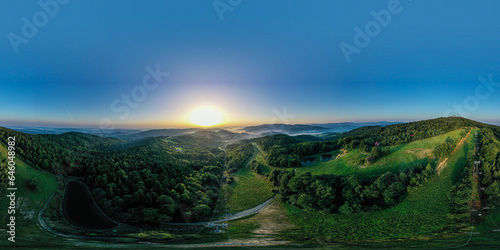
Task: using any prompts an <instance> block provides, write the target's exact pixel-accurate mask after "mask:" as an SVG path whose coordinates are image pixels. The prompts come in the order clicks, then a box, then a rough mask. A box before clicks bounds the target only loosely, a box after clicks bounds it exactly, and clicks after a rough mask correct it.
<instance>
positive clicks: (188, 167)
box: [0, 128, 224, 224]
mask: <svg viewBox="0 0 500 250" xmlns="http://www.w3.org/2000/svg"><path fill="white" fill-rule="evenodd" d="M8 136H15V137H16V153H17V154H18V156H20V157H21V158H23V159H24V160H25V161H26V162H27V163H28V164H30V165H31V166H34V167H35V168H39V169H43V170H47V171H50V172H53V173H55V174H62V175H71V176H76V177H84V178H85V182H86V184H87V185H88V186H89V188H90V190H91V192H92V195H93V197H94V198H95V200H96V202H97V203H98V205H99V206H100V207H101V209H102V210H103V211H104V212H105V213H106V214H107V215H108V216H110V217H111V218H113V219H115V220H117V221H121V222H125V223H130V224H155V223H159V222H171V221H177V222H185V221H196V220H204V219H206V218H208V217H210V216H211V215H212V213H213V210H214V208H215V206H216V204H215V201H216V200H217V198H218V196H219V194H220V186H221V176H222V170H223V160H224V151H223V150H222V149H219V148H210V147H194V146H188V147H185V148H183V149H182V150H180V151H178V150H176V148H175V146H173V145H171V143H169V142H168V141H167V140H165V138H160V137H157V138H150V139H145V140H141V141H137V142H133V143H128V144H126V143H125V142H124V141H121V140H118V139H114V138H102V137H98V136H94V135H88V134H82V133H65V134H60V135H32V134H25V133H21V132H18V131H14V130H10V129H6V128H0V138H1V139H0V140H2V141H3V142H4V144H5V140H6V139H7V137H8ZM1 161H2V160H0V162H1ZM0 164H2V166H3V163H0ZM2 169H3V168H2ZM2 176H3V174H2ZM2 178H3V177H2ZM2 183H3V182H2ZM35 188H36V187H35Z"/></svg>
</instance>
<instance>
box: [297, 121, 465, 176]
mask: <svg viewBox="0 0 500 250" xmlns="http://www.w3.org/2000/svg"><path fill="white" fill-rule="evenodd" d="M461 131H462V130H455V131H452V132H449V133H446V134H444V135H440V136H436V137H432V138H428V139H425V140H419V141H415V142H411V143H408V144H403V145H398V146H392V147H390V149H391V154H390V155H386V156H384V157H382V158H380V159H377V160H376V161H375V162H373V163H371V164H369V165H365V164H359V162H360V161H363V160H364V159H366V157H368V156H369V155H368V154H366V153H362V152H360V151H359V150H357V149H356V150H352V151H350V152H348V153H347V154H346V155H344V156H342V157H339V158H337V159H333V160H330V161H325V162H318V163H315V164H312V165H309V166H303V167H300V168H298V169H297V172H299V173H300V172H311V173H312V174H318V175H319V174H337V175H358V176H369V175H381V174H383V173H385V172H387V171H392V172H400V171H401V170H403V169H406V168H409V167H413V166H415V165H416V164H421V165H424V166H425V165H427V163H429V162H430V161H432V159H430V157H431V153H432V150H433V149H434V148H435V147H437V146H438V145H439V144H441V143H442V142H443V141H444V140H446V138H447V137H448V136H449V137H450V138H452V139H456V138H458V137H459V136H460V132H461ZM433 166H434V165H433Z"/></svg>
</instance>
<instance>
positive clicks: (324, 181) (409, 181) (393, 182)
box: [268, 164, 435, 214]
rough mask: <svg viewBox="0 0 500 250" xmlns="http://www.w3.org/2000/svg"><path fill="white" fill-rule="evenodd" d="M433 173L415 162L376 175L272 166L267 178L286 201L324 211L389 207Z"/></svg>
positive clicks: (353, 210) (305, 207)
mask: <svg viewBox="0 0 500 250" xmlns="http://www.w3.org/2000/svg"><path fill="white" fill-rule="evenodd" d="M434 174H435V171H434V168H432V166H431V165H430V164H428V165H427V166H426V167H422V166H420V165H416V166H415V167H413V168H409V169H406V170H405V171H402V172H401V173H399V174H394V173H392V172H387V173H385V174H383V175H381V176H379V177H376V178H367V179H360V178H358V177H355V176H336V175H317V176H316V175H315V176H313V175H311V173H309V172H306V173H301V174H295V171H286V170H280V169H275V170H273V171H272V172H271V173H270V174H269V177H268V178H269V180H270V181H271V183H272V184H273V185H274V186H275V187H276V190H277V191H279V193H280V194H281V199H282V200H283V201H284V202H287V203H288V204H291V205H295V206H298V207H300V208H302V209H306V210H312V211H323V212H326V213H342V214H350V213H358V212H367V211H377V210H381V209H385V208H388V207H391V206H393V205H395V204H397V203H398V202H399V200H400V199H401V197H402V196H403V195H405V194H406V193H407V192H409V191H411V189H413V188H415V187H417V186H420V185H422V184H423V183H425V182H426V181H427V180H428V179H429V178H430V177H431V176H432V175H434Z"/></svg>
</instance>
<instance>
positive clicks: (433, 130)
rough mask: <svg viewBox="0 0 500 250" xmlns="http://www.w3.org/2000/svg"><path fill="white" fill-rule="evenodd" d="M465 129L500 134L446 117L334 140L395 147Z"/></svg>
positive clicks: (357, 132) (351, 133) (375, 128)
mask: <svg viewBox="0 0 500 250" xmlns="http://www.w3.org/2000/svg"><path fill="white" fill-rule="evenodd" d="M465 127H468V128H470V127H479V128H483V127H494V128H495V129H498V131H499V132H500V127H498V126H493V125H488V124H484V123H480V122H476V121H473V120H469V119H465V118H462V117H446V118H437V119H431V120H424V121H417V122H409V123H403V124H393V125H388V126H384V127H380V126H369V127H362V128H358V129H353V130H351V131H348V132H345V133H342V134H340V135H338V136H336V137H334V139H338V140H342V139H344V140H348V141H352V140H356V139H357V140H362V141H365V142H366V143H368V144H369V145H373V143H374V142H376V141H377V142H379V143H380V145H382V146H393V145H400V144H404V143H409V142H412V141H415V140H422V139H427V138H431V137H434V136H438V135H441V134H445V133H448V132H450V131H454V130H457V129H459V128H465ZM343 144H345V143H343Z"/></svg>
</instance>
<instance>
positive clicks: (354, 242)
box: [0, 118, 500, 248]
mask: <svg viewBox="0 0 500 250" xmlns="http://www.w3.org/2000/svg"><path fill="white" fill-rule="evenodd" d="M440 124H447V125H446V126H441V125H440ZM450 124H451V126H450ZM391 126H393V127H391ZM429 126H430V128H429ZM381 129H382V130H383V131H382V132H380V130H381ZM372 131H373V132H372ZM400 131H408V132H404V133H402V132H400ZM423 131H426V132H425V133H427V134H424V133H423ZM429 131H430V132H429ZM1 132H2V135H5V134H15V135H16V138H19V146H18V147H19V150H18V151H19V152H20V153H19V154H20V155H19V156H18V157H17V158H16V164H17V173H16V183H17V185H18V188H19V191H18V194H17V195H18V197H19V205H18V206H19V208H18V210H19V211H20V213H21V214H20V215H18V218H19V220H18V221H17V222H18V224H17V227H16V228H17V230H18V231H17V236H16V237H18V238H17V239H19V240H20V241H22V243H20V245H22V246H30V245H31V244H34V245H39V244H41V243H43V242H51V244H53V245H54V246H58V247H60V248H66V247H72V246H76V245H79V246H85V245H87V244H92V245H93V246H94V245H95V241H98V242H101V243H99V244H102V245H103V246H104V245H106V246H107V247H109V248H122V247H123V246H125V245H127V246H128V247H131V246H133V247H134V248H151V247H164V246H169V247H179V248H185V247H201V248H205V247H218V246H253V247H257V246H301V247H332V246H345V247H356V248H358V247H361V248H363V247H366V246H376V247H384V248H389V247H396V248H406V247H418V248H421V247H426V248H427V247H432V248H435V247H437V248H440V247H456V246H461V245H464V244H465V245H467V246H481V245H483V244H484V246H494V245H495V244H498V243H499V242H500V237H499V231H495V230H499V229H500V228H498V227H497V226H496V225H497V224H500V223H499V222H498V219H500V213H499V211H498V209H496V208H497V206H498V202H499V197H498V189H499V186H498V183H499V181H500V180H499V179H498V175H497V173H498V172H499V171H500V167H499V165H498V164H499V161H498V159H499V158H498V157H499V153H500V142H499V135H500V134H499V132H500V128H498V127H496V126H490V125H485V124H480V123H476V122H474V121H470V120H466V119H461V118H460V119H458V118H447V119H445V120H442V119H441V120H439V119H437V120H429V121H423V122H420V123H408V124H395V125H388V126H386V127H377V126H375V127H367V128H361V129H360V130H358V131H356V130H352V131H350V132H347V133H348V136H349V137H345V135H344V134H338V135H334V137H333V139H332V140H327V141H325V140H316V139H314V138H308V137H293V136H288V135H282V134H281V135H270V136H265V137H257V138H248V137H240V136H239V135H238V134H231V133H232V132H223V131H220V130H217V131H210V130H206V131H203V132H201V133H200V132H199V131H198V132H194V133H192V134H186V135H184V134H183V135H178V136H173V137H166V136H158V137H152V138H146V139H140V140H135V141H130V142H127V141H123V140H119V139H113V138H102V137H98V136H93V135H87V134H81V133H66V134H61V135H29V134H23V133H21V132H16V131H14V130H8V129H3V128H2V130H1ZM432 133H434V134H432ZM384 134H385V135H384ZM221 135H224V136H221ZM414 135H415V136H414ZM384 136H385V137H384ZM415 137H418V138H415ZM228 138H229V139H228ZM235 138H239V139H235ZM232 140H234V141H232ZM35 141H36V143H35ZM375 142H377V143H375ZM379 142H380V143H379ZM38 144H40V145H44V146H43V147H39V146H37V145H38ZM62 145H65V147H62ZM40 149H42V150H41V151H40ZM28 151H30V152H28ZM0 152H1V154H2V156H5V155H7V149H6V147H5V144H4V142H2V143H1V144H0ZM52 154H54V155H62V156H64V157H60V158H59V157H49V158H50V159H52V160H53V162H49V163H48V164H46V163H45V162H46V161H48V159H49V158H45V157H40V156H43V155H47V156H50V155H52ZM37 155H38V157H37ZM322 155H324V156H325V157H326V156H328V157H326V158H325V159H321V160H318V161H316V162H315V163H312V164H307V165H302V164H299V165H294V164H296V163H295V162H296V160H295V159H299V161H298V163H300V162H301V161H300V159H303V158H307V157H309V158H311V157H312V158H313V159H315V158H317V159H319V158H318V157H319V156H322ZM330 156H331V158H330ZM280 157H282V158H280ZM368 157H374V160H371V161H369V162H368V161H367V158H368ZM21 159H22V160H21ZM27 159H29V160H27ZM110 160H111V161H110ZM475 161H481V162H482V164H481V169H480V170H478V169H477V167H475V165H474V162H475ZM0 162H2V161H0ZM275 163H279V164H281V163H282V164H283V165H278V166H276V165H275ZM289 164H290V165H289ZM1 166H2V167H4V166H6V165H5V163H2V165H1ZM479 172H481V173H480V174H479ZM4 174H5V172H2V175H1V176H0V177H2V179H4V178H5V176H4ZM32 180H35V181H36V182H37V183H38V184H37V188H34V189H33V188H30V187H31V186H30V185H28V182H30V181H32ZM75 180H78V181H79V182H81V183H83V184H85V185H86V186H88V188H89V190H90V194H91V195H92V197H93V198H94V199H95V200H96V204H97V206H99V209H100V210H102V212H103V213H104V214H105V215H106V216H109V217H110V218H111V219H112V220H113V221H117V222H119V224H120V225H119V226H118V227H116V226H111V227H110V229H107V228H102V229H95V228H94V229H91V228H86V227H85V226H82V225H78V224H75V223H74V222H71V219H70V218H71V216H70V217H67V215H66V214H65V213H64V212H63V210H62V209H61V207H63V204H64V202H65V200H66V197H65V196H64V193H65V190H66V192H67V189H68V188H69V186H70V183H72V182H73V183H74V181H75ZM2 195H3V196H4V194H2ZM74 195H75V197H76V194H74ZM76 201H77V200H76ZM6 202H7V200H5V199H2V203H1V204H0V205H1V207H2V208H6V207H7V203H6ZM73 202H75V201H73ZM75 204H76V203H75ZM478 204H480V205H478ZM80 206H81V205H80ZM485 206H488V210H485V211H483V212H479V211H482V210H483V208H484V207H485ZM120 207H121V208H120ZM472 209H475V211H476V212H471V211H472ZM242 211H244V212H243V213H240V212H242ZM479 214H481V215H479ZM236 215H238V216H236ZM2 216H3V215H2ZM471 220H472V221H473V222H471ZM2 221H5V222H7V217H6V216H3V217H2ZM202 222H203V223H202ZM206 222H211V223H206ZM470 232H474V234H471V233H470ZM53 236H58V237H57V240H55V241H54V240H53V238H52V237H53ZM61 236H63V237H61ZM1 244H8V243H0V245H1ZM99 244H97V245H99Z"/></svg>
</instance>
